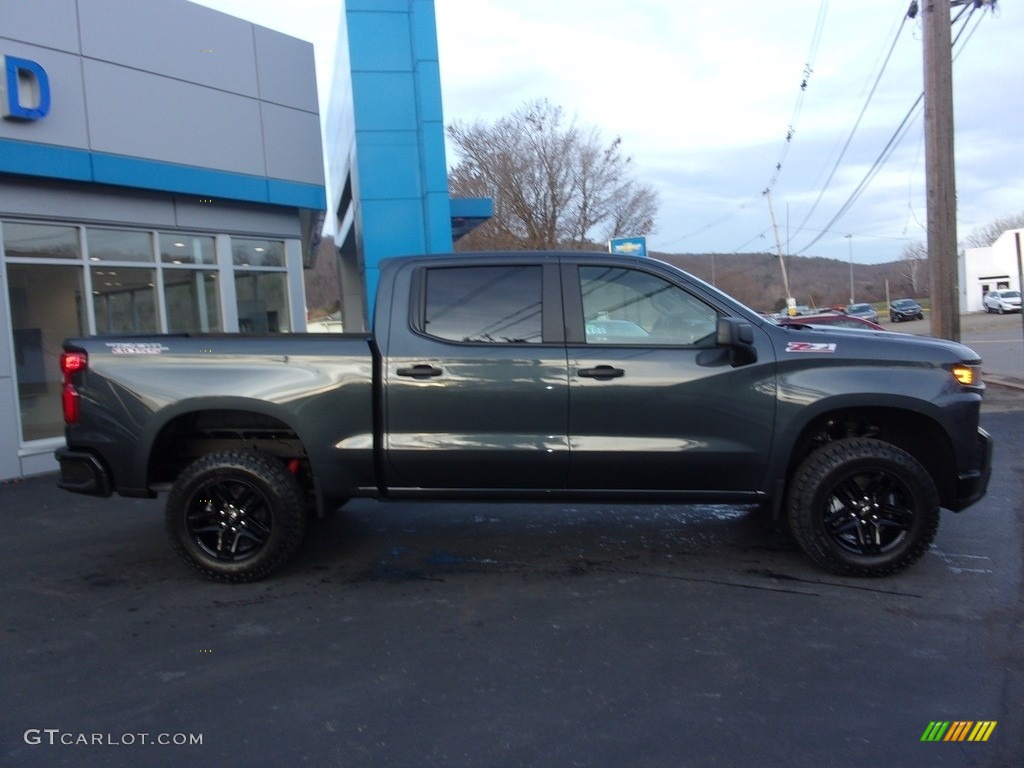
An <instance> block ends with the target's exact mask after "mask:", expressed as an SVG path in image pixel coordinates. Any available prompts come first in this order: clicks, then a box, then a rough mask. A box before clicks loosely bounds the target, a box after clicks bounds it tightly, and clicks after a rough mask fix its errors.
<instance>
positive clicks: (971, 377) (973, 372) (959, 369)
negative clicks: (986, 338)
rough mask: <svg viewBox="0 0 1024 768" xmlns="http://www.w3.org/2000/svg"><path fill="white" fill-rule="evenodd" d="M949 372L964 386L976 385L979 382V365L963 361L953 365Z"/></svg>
mask: <svg viewBox="0 0 1024 768" xmlns="http://www.w3.org/2000/svg"><path fill="white" fill-rule="evenodd" d="M951 372H952V374H953V378H955V379H956V380H957V381H958V382H960V383H961V384H963V385H964V386H965V387H976V386H978V385H979V384H981V366H980V365H966V364H964V363H958V364H957V365H954V366H953V368H952V369H951Z"/></svg>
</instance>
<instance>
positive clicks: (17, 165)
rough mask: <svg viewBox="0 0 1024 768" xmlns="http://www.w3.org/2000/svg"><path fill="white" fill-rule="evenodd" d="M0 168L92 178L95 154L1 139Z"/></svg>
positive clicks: (15, 171) (26, 173)
mask: <svg viewBox="0 0 1024 768" xmlns="http://www.w3.org/2000/svg"><path fill="white" fill-rule="evenodd" d="M0 171H2V172H4V173H19V174H25V175H30V176H46V177H49V178H52V179H67V180H71V181H92V156H91V155H90V153H89V152H86V151H85V150H82V149H69V148H67V147H53V146H48V145H46V144H32V143H29V142H27V141H13V140H11V139H0Z"/></svg>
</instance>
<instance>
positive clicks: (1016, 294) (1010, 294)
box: [1003, 291, 1020, 299]
mask: <svg viewBox="0 0 1024 768" xmlns="http://www.w3.org/2000/svg"><path fill="white" fill-rule="evenodd" d="M1003 298H1004V299H1019V298H1020V291H1003Z"/></svg>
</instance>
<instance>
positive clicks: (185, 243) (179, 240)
mask: <svg viewBox="0 0 1024 768" xmlns="http://www.w3.org/2000/svg"><path fill="white" fill-rule="evenodd" d="M158 238H159V241H160V261H162V262H163V263H164V264H171V265H179V264H216V263H217V254H216V251H215V250H214V240H213V238H212V237H209V236H208V235H188V234H184V233H182V232H160V233H159V234H158Z"/></svg>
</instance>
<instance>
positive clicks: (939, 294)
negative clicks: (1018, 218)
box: [921, 0, 967, 341]
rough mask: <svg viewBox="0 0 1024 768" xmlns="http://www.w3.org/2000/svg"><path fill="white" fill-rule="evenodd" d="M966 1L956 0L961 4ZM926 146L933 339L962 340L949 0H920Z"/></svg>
mask: <svg viewBox="0 0 1024 768" xmlns="http://www.w3.org/2000/svg"><path fill="white" fill-rule="evenodd" d="M966 1H967V0H958V1H957V3H956V4H957V5H962V4H963V3H964V2H966ZM922 6H923V7H922V9H921V10H922V14H923V15H922V19H921V23H922V25H923V27H924V143H925V176H926V179H927V181H926V186H927V189H928V271H929V276H930V281H931V304H932V320H931V322H932V336H937V337H939V338H943V339H952V340H953V341H960V297H959V291H958V288H957V274H958V270H957V244H956V176H955V171H954V157H953V50H952V35H951V33H950V25H951V22H950V10H951V8H952V4H951V0H924V2H923V3H922Z"/></svg>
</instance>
